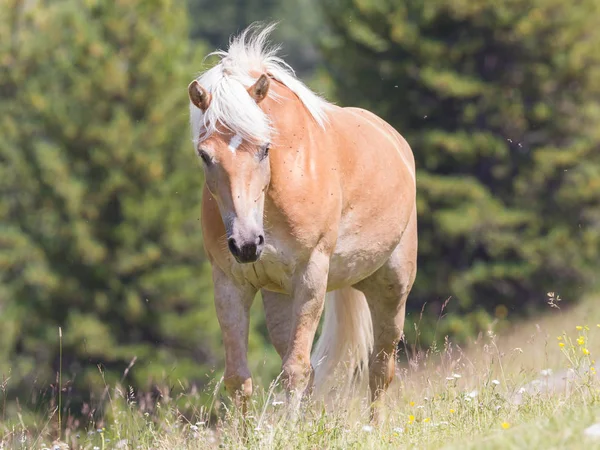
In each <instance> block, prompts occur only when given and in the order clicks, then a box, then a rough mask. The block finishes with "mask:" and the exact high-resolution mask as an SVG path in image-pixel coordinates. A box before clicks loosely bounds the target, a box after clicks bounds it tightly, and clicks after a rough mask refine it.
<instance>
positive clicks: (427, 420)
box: [423, 417, 431, 423]
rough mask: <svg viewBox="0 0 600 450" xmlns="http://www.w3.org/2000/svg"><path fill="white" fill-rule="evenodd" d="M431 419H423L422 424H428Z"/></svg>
mask: <svg viewBox="0 0 600 450" xmlns="http://www.w3.org/2000/svg"><path fill="white" fill-rule="evenodd" d="M430 420H431V419H430V418H429V417H426V418H425V419H423V422H425V423H427V422H429V421H430Z"/></svg>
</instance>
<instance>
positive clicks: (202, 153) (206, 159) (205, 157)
mask: <svg viewBox="0 0 600 450" xmlns="http://www.w3.org/2000/svg"><path fill="white" fill-rule="evenodd" d="M198 156H199V157H200V158H202V161H204V164H206V165H207V166H209V165H210V164H211V163H212V160H211V159H210V156H209V155H208V153H206V152H205V151H204V150H198Z"/></svg>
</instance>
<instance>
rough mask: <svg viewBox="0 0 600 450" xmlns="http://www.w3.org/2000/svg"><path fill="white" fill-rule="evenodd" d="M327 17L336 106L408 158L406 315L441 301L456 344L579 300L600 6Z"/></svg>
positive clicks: (427, 330)
mask: <svg viewBox="0 0 600 450" xmlns="http://www.w3.org/2000/svg"><path fill="white" fill-rule="evenodd" d="M326 5H327V6H326V7H325V11H326V16H327V21H328V23H329V25H330V26H331V28H332V29H333V30H334V33H333V38H331V39H328V40H327V41H326V42H325V43H324V50H325V52H326V58H325V59H326V60H327V61H328V64H329V72H330V74H331V78H332V82H331V87H332V90H333V92H334V95H335V97H336V98H337V99H339V100H340V103H342V104H344V105H359V106H363V107H366V108H369V109H372V110H374V111H375V112H377V113H379V114H381V115H382V116H383V117H385V118H386V119H387V120H388V121H390V122H391V124H392V125H394V126H395V127H396V128H397V129H398V130H399V131H400V132H401V133H402V134H403V135H404V136H405V137H406V138H407V139H408V140H409V143H410V144H411V146H412V148H413V151H414V153H415V157H416V160H417V167H418V175H417V184H418V209H419V245H420V253H419V269H418V270H419V272H418V275H417V282H416V285H415V288H414V290H413V294H412V295H411V296H410V298H409V303H410V305H409V309H412V311H416V310H420V309H421V307H422V305H423V303H425V302H429V304H430V305H436V307H437V309H436V308H433V309H432V310H433V313H434V317H433V319H434V320H436V319H437V314H438V313H439V311H440V305H441V304H442V302H444V300H445V299H447V298H448V297H450V296H451V297H452V299H451V301H450V304H449V308H450V310H451V311H452V310H453V311H454V312H455V313H456V312H458V313H461V314H460V315H450V316H449V317H448V318H447V321H446V322H445V323H446V326H447V327H448V328H446V330H445V331H450V332H454V333H455V334H461V333H464V334H468V333H471V332H472V331H473V327H472V326H476V325H477V324H480V325H481V324H482V323H485V322H487V319H486V317H487V316H488V314H495V313H497V315H498V316H499V317H501V318H502V317H505V315H506V313H507V312H511V311H513V312H521V313H523V312H525V311H526V310H527V309H528V308H529V307H530V306H538V305H543V304H544V303H545V301H546V293H547V292H548V291H556V292H559V293H560V294H561V297H562V298H563V299H565V301H569V300H577V299H578V297H579V296H580V295H582V293H583V292H584V289H585V288H586V287H589V286H590V282H591V281H593V274H594V271H595V269H596V267H597V264H598V261H599V258H598V256H599V254H598V248H599V244H600V227H598V224H599V221H598V219H599V217H600V216H599V214H600V213H599V211H600V205H599V202H600V183H598V180H599V179H600V146H599V143H600V133H599V132H598V130H599V129H600V128H599V127H598V124H599V123H600V106H599V105H600V103H599V100H600V76H599V74H600V52H599V51H598V49H599V48H600V28H599V27H598V26H597V25H598V23H600V4H599V3H598V2H596V1H595V0H584V1H581V2H577V4H572V3H568V2H563V1H560V0H503V1H496V2H488V1H483V0H469V1H455V0H437V1H427V2H423V1H420V0H402V1H394V2H391V1H384V0H332V1H330V2H327V3H326ZM374 157H376V154H374ZM452 308H453V309H452ZM447 312H448V310H447V311H446V313H447ZM483 312H487V314H485V313H483ZM462 314H466V315H467V317H465V316H464V315H462ZM434 328H435V327H434V326H431V327H421V331H422V333H423V334H422V336H421V337H422V339H423V341H424V342H427V341H428V340H430V339H431V338H432V335H433V331H434ZM407 331H408V332H410V330H407ZM438 336H443V331H442V330H438Z"/></svg>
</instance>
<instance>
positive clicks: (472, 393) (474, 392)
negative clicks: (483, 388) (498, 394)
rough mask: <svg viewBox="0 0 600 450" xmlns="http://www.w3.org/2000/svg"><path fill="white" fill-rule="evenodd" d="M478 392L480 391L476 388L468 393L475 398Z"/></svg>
mask: <svg viewBox="0 0 600 450" xmlns="http://www.w3.org/2000/svg"><path fill="white" fill-rule="evenodd" d="M477 394H478V392H477V391H476V390H475V391H471V392H469V393H468V394H467V395H468V396H469V397H471V398H475V397H477Z"/></svg>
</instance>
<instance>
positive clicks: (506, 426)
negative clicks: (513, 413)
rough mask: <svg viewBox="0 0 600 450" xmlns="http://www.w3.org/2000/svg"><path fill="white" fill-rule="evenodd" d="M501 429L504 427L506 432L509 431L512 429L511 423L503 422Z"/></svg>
mask: <svg viewBox="0 0 600 450" xmlns="http://www.w3.org/2000/svg"><path fill="white" fill-rule="evenodd" d="M501 427H502V428H503V429H504V430H508V429H509V428H510V423H508V422H502V425H501Z"/></svg>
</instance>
